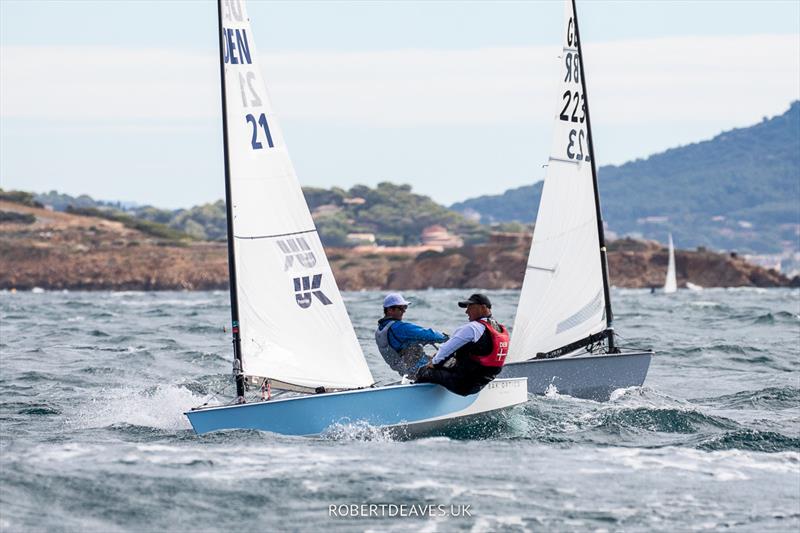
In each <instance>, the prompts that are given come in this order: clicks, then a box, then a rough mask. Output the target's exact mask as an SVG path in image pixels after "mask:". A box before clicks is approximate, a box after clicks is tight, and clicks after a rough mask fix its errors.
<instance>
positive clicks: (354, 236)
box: [347, 233, 375, 246]
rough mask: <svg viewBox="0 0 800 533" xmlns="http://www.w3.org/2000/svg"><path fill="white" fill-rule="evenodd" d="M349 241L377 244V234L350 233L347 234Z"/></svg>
mask: <svg viewBox="0 0 800 533" xmlns="http://www.w3.org/2000/svg"><path fill="white" fill-rule="evenodd" d="M347 241H348V242H352V243H356V244H360V245H365V244H366V245H372V246H375V234H374V233H348V234H347Z"/></svg>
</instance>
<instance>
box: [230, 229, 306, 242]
mask: <svg viewBox="0 0 800 533" xmlns="http://www.w3.org/2000/svg"><path fill="white" fill-rule="evenodd" d="M316 231H317V229H316V228H314V229H307V230H305V231H295V232H292V233H276V234H274V235H253V236H252V237H245V236H243V235H234V236H233V238H234V239H248V240H256V239H274V238H275V237H290V236H292V235H303V234H304V233H314V232H316Z"/></svg>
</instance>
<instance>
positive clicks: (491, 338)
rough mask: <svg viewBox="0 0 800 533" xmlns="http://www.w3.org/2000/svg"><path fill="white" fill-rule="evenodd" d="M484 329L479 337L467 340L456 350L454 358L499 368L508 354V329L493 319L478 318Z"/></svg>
mask: <svg viewBox="0 0 800 533" xmlns="http://www.w3.org/2000/svg"><path fill="white" fill-rule="evenodd" d="M478 322H480V323H481V324H483V325H484V327H485V328H486V330H485V331H484V332H483V335H481V338H480V339H478V340H477V341H475V342H469V343H467V344H465V345H464V346H462V347H461V348H459V349H458V350H457V351H456V359H461V360H464V359H467V360H469V361H471V362H473V363H477V364H478V365H480V366H482V367H486V368H493V369H498V371H499V369H500V368H501V367H502V366H503V364H504V363H505V362H506V355H508V342H509V336H508V330H507V329H506V328H505V326H503V325H502V324H499V323H498V322H496V321H495V320H494V319H491V318H490V319H488V320H487V319H480V320H478Z"/></svg>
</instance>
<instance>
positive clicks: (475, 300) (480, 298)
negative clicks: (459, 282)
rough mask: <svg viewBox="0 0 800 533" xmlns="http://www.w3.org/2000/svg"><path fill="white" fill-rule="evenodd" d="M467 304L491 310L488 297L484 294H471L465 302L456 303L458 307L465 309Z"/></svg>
mask: <svg viewBox="0 0 800 533" xmlns="http://www.w3.org/2000/svg"><path fill="white" fill-rule="evenodd" d="M469 304H478V305H485V306H486V307H488V308H489V309H491V308H492V302H490V301H489V297H488V296H486V295H485V294H473V295H472V296H470V297H469V298H467V299H466V300H462V301H460V302H458V306H459V307H467V306H468V305H469Z"/></svg>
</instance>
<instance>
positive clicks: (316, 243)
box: [221, 0, 373, 388]
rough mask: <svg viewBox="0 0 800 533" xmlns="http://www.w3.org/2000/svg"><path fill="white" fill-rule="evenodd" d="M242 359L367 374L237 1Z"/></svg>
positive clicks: (225, 36)
mask: <svg viewBox="0 0 800 533" xmlns="http://www.w3.org/2000/svg"><path fill="white" fill-rule="evenodd" d="M222 22H223V24H222V26H223V30H222V36H221V38H222V44H223V50H224V52H223V63H224V66H225V86H226V93H227V94H226V101H225V105H226V108H227V133H228V153H229V169H230V183H231V198H232V202H231V204H232V209H233V232H234V243H233V245H234V254H235V263H236V281H237V296H238V303H239V305H238V308H239V328H240V334H241V339H242V368H243V371H244V373H245V374H246V375H248V376H259V377H269V378H271V379H274V380H276V381H279V382H284V383H288V384H292V385H299V386H302V387H313V388H316V387H319V386H324V387H326V388H354V387H364V386H368V385H371V384H372V383H373V379H372V375H371V373H370V371H369V368H368V367H367V364H366V361H365V359H364V354H363V353H362V351H361V347H360V345H359V343H358V340H357V339H356V335H355V332H354V331H353V326H352V324H351V323H350V318H349V316H348V314H347V310H346V309H345V306H344V302H343V301H342V297H341V294H340V293H339V288H338V287H337V285H336V281H335V280H334V279H333V274H332V273H331V269H330V265H329V264H328V260H327V258H326V256H325V252H324V250H323V248H322V244H321V243H320V239H319V235H318V234H317V230H316V227H315V226H314V222H313V220H312V218H311V214H310V213H309V210H308V205H307V204H306V201H305V198H304V197H303V193H302V190H301V188H300V185H299V183H298V181H297V177H296V176H295V172H294V167H293V166H292V163H291V161H290V159H289V154H288V152H287V150H286V144H285V143H284V139H283V134H282V132H281V128H280V126H279V124H278V121H277V119H276V117H275V115H274V113H273V109H272V105H271V104H270V99H269V96H268V93H267V89H266V85H265V83H264V80H263V78H262V76H261V71H260V68H259V65H258V61H257V59H256V58H257V54H256V48H255V43H254V41H253V34H252V31H251V28H250V22H249V18H248V16H247V12H246V10H245V6H244V1H243V0H223V1H222Z"/></svg>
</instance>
